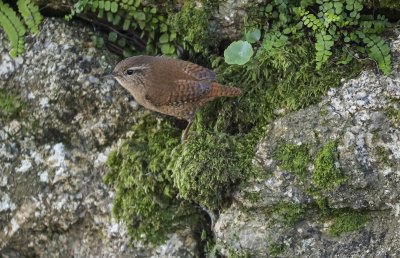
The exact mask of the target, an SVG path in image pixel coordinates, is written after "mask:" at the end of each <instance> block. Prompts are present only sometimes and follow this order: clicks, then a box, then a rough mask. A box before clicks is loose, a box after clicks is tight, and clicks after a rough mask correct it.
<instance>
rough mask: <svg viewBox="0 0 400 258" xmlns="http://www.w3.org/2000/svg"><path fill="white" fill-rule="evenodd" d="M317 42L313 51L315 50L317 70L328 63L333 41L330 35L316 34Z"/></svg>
mask: <svg viewBox="0 0 400 258" xmlns="http://www.w3.org/2000/svg"><path fill="white" fill-rule="evenodd" d="M316 38H317V42H316V43H315V49H316V50H317V52H316V54H315V61H317V63H316V68H317V70H319V69H320V68H321V66H322V65H323V64H324V63H325V62H326V61H328V59H329V57H330V56H331V55H332V51H331V48H332V47H333V44H334V41H333V38H332V36H331V35H327V34H326V33H325V32H324V33H318V34H317V36H316Z"/></svg>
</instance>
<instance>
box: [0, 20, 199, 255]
mask: <svg viewBox="0 0 400 258" xmlns="http://www.w3.org/2000/svg"><path fill="white" fill-rule="evenodd" d="M90 33H91V32H90V30H89V29H86V28H85V26H83V25H82V24H76V23H66V22H64V21H63V20H62V19H59V20H57V19H47V20H45V21H44V23H43V26H42V28H41V33H40V35H39V36H37V37H35V38H28V39H27V42H28V43H27V44H26V49H27V50H26V53H25V54H24V55H23V56H22V57H19V58H17V59H15V60H12V59H10V57H9V56H8V54H7V51H6V50H5V46H6V45H7V44H8V43H7V42H6V41H5V40H3V39H4V38H5V37H3V36H1V39H2V40H1V41H0V49H3V51H2V52H1V55H0V107H2V108H4V107H6V106H7V105H6V104H5V102H6V101H9V102H10V99H12V98H14V100H13V101H12V102H13V103H14V104H16V105H17V106H20V107H21V108H20V109H19V111H18V112H16V111H15V112H14V114H12V110H8V113H7V112H6V110H0V164H1V166H0V254H1V255H3V256H5V257H23V256H29V257H33V256H39V257H49V255H50V256H51V257H72V256H74V257H150V256H159V255H172V256H181V255H184V256H185V257H188V256H189V257H190V256H194V255H195V254H196V251H195V250H196V242H195V241H194V239H193V237H192V236H191V234H190V232H187V231H182V232H180V233H176V234H173V235H172V236H171V238H170V239H169V240H168V241H167V242H166V243H165V244H164V245H162V246H144V245H142V244H140V243H136V242H134V243H132V241H131V240H130V239H129V238H128V236H127V234H126V230H125V227H124V226H123V225H122V224H119V223H117V222H115V221H114V220H113V219H112V218H111V215H110V210H111V203H112V197H113V192H112V191H111V189H108V188H107V187H106V186H105V185H104V183H103V182H102V176H103V174H104V172H105V164H104V163H105V161H106V158H107V154H108V153H109V151H110V149H111V148H113V147H115V145H116V144H117V140H118V139H120V138H123V137H124V136H125V135H124V134H125V133H126V132H127V131H129V127H130V125H132V123H134V121H135V116H134V113H135V111H134V110H135V109H137V104H136V103H135V102H134V100H133V99H131V97H130V96H129V95H128V93H127V92H125V91H124V90H123V89H122V88H121V87H120V86H118V85H117V84H116V83H115V82H114V80H113V79H106V78H104V76H103V75H104V74H105V73H108V72H110V71H111V69H112V67H113V66H114V65H115V64H116V62H117V58H116V57H114V56H111V55H110V54H109V52H107V51H106V50H99V49H95V48H94V47H93V46H92V45H91V43H90ZM5 96H7V97H5ZM16 96H19V97H16ZM2 101H3V102H2ZM12 105H13V104H12ZM130 243H132V246H130Z"/></svg>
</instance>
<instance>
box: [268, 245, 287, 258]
mask: <svg viewBox="0 0 400 258" xmlns="http://www.w3.org/2000/svg"><path fill="white" fill-rule="evenodd" d="M285 250H286V245H284V244H281V243H271V244H270V245H269V247H268V253H269V255H270V256H271V257H277V256H279V255H280V254H282V253H283V252H284V251H285Z"/></svg>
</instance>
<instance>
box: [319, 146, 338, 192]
mask: <svg viewBox="0 0 400 258" xmlns="http://www.w3.org/2000/svg"><path fill="white" fill-rule="evenodd" d="M336 148H337V143H336V141H329V142H327V143H326V144H325V145H324V146H323V147H322V149H321V150H320V151H319V152H318V153H317V155H316V158H315V162H314V165H315V168H314V172H313V174H312V181H313V184H314V185H315V186H317V187H318V188H319V189H323V190H327V191H329V190H331V189H333V188H334V187H335V186H337V185H339V184H341V183H342V182H343V181H344V180H345V177H344V175H343V174H342V172H341V171H340V170H339V169H338V168H336V165H335V162H336V160H337V150H336Z"/></svg>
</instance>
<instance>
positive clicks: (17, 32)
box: [0, 1, 26, 58]
mask: <svg viewBox="0 0 400 258" xmlns="http://www.w3.org/2000/svg"><path fill="white" fill-rule="evenodd" d="M0 26H1V27H2V28H3V29H4V31H5V33H6V35H7V37H8V39H9V40H10V42H11V47H12V49H11V50H10V56H11V57H13V58H14V57H16V56H18V55H20V54H22V53H23V52H24V51H25V47H24V35H25V32H26V30H25V26H24V24H23V23H22V22H21V20H20V18H19V17H18V16H17V14H16V13H15V11H14V10H13V9H12V8H11V7H10V6H9V5H8V4H4V3H3V2H2V1H0Z"/></svg>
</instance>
